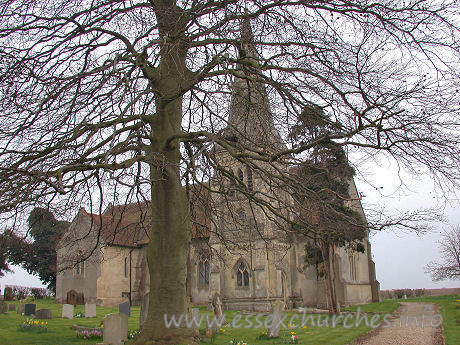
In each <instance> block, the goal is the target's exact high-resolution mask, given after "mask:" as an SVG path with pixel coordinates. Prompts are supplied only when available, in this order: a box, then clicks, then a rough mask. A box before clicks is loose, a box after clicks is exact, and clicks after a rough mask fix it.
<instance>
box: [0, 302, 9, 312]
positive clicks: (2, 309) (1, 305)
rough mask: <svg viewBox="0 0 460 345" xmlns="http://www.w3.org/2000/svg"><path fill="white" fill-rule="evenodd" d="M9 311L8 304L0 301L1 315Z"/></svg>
mask: <svg viewBox="0 0 460 345" xmlns="http://www.w3.org/2000/svg"><path fill="white" fill-rule="evenodd" d="M7 310H8V304H6V303H5V302H3V301H0V314H6V311H7Z"/></svg>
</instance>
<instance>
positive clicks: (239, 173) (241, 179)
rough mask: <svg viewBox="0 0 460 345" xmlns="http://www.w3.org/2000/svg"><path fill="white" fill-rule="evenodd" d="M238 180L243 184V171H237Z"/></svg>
mask: <svg viewBox="0 0 460 345" xmlns="http://www.w3.org/2000/svg"><path fill="white" fill-rule="evenodd" d="M238 180H240V181H241V182H243V180H244V175H243V171H242V170H241V169H238Z"/></svg>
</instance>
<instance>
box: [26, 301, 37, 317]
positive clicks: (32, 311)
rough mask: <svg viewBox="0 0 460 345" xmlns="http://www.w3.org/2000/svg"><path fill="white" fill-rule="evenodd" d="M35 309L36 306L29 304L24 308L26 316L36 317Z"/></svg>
mask: <svg viewBox="0 0 460 345" xmlns="http://www.w3.org/2000/svg"><path fill="white" fill-rule="evenodd" d="M35 307H36V305H35V304H33V303H27V304H26V305H25V306H24V315H35Z"/></svg>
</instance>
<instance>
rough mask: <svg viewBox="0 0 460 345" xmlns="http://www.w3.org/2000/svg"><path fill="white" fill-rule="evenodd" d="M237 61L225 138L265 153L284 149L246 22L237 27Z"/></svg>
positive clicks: (249, 26)
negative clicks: (238, 47) (238, 35)
mask: <svg viewBox="0 0 460 345" xmlns="http://www.w3.org/2000/svg"><path fill="white" fill-rule="evenodd" d="M240 30H241V43H240V49H239V61H240V63H238V65H237V68H236V71H235V76H234V80H233V85H232V100H231V104H230V113H229V117H228V123H227V127H226V128H225V130H224V133H225V136H226V137H227V138H232V139H235V140H237V141H238V142H240V143H241V144H242V145H244V146H252V147H255V146H257V147H262V148H265V149H267V150H269V151H271V150H279V149H283V148H285V145H284V143H283V140H282V139H281V136H280V134H279V132H278V131H277V129H276V128H275V125H274V121H273V114H272V112H271V110H270V104H269V100H268V94H267V89H266V82H265V78H264V76H263V74H262V71H261V68H260V60H259V54H258V52H257V48H256V44H255V41H254V34H253V32H252V29H251V24H250V21H249V19H248V18H246V19H244V20H243V21H242V23H241V28H240Z"/></svg>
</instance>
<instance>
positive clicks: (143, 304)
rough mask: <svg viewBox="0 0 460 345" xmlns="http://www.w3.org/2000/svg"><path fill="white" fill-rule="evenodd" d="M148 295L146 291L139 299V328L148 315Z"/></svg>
mask: <svg viewBox="0 0 460 345" xmlns="http://www.w3.org/2000/svg"><path fill="white" fill-rule="evenodd" d="M149 296H150V293H146V294H145V295H144V297H142V301H141V317H140V320H139V328H141V327H142V325H143V324H144V322H145V320H147V315H148V312H149Z"/></svg>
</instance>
